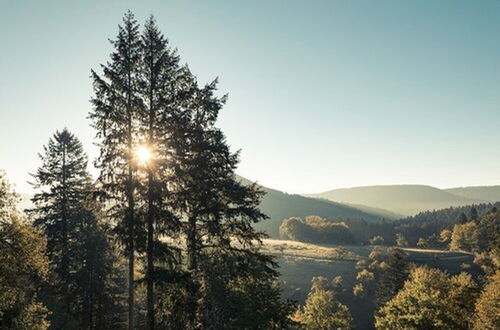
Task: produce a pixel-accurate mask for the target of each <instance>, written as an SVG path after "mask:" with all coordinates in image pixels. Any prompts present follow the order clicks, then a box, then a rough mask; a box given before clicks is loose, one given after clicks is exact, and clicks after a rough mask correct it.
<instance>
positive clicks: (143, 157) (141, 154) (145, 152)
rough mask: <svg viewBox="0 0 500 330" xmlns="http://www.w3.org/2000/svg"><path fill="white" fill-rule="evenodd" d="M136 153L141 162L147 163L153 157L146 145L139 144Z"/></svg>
mask: <svg viewBox="0 0 500 330" xmlns="http://www.w3.org/2000/svg"><path fill="white" fill-rule="evenodd" d="M135 153H136V156H137V159H138V160H139V163H141V164H146V163H147V162H148V161H149V160H150V159H151V151H149V149H148V148H147V147H145V146H139V147H138V148H137V150H136V152H135Z"/></svg>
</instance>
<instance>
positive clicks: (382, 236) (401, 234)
mask: <svg viewBox="0 0 500 330" xmlns="http://www.w3.org/2000/svg"><path fill="white" fill-rule="evenodd" d="M498 209H500V202H497V203H494V204H491V203H485V204H477V205H469V206H461V207H450V208H447V209H443V210H438V211H427V212H422V213H419V214H417V215H415V216H412V217H408V218H405V219H401V220H399V221H385V220H384V219H381V220H378V221H366V220H364V219H336V220H328V219H325V218H321V217H318V216H307V217H305V218H303V219H302V218H298V217H291V218H287V219H284V220H283V222H282V223H281V226H280V236H281V237H282V238H284V239H291V240H297V241H302V242H308V243H321V244H360V245H367V244H372V245H387V246H393V245H396V246H399V247H420V248H437V249H448V248H450V247H451V248H452V249H454V250H458V249H463V250H465V251H469V252H470V251H472V248H470V247H466V246H465V245H466V244H465V243H464V244H460V243H458V242H457V239H460V240H463V239H465V236H464V234H463V233H464V232H470V233H473V232H476V229H477V230H479V229H478V228H477V227H480V223H481V222H480V221H479V220H480V219H481V218H483V216H484V215H486V214H490V213H495V212H496V210H498ZM473 223H474V224H473ZM456 225H464V226H458V227H455V226H456ZM455 228H456V229H457V231H455V235H454V236H453V231H454V229H455ZM474 235H475V236H474ZM469 236H470V235H469ZM472 236H474V237H475V238H473V237H472ZM472 236H470V237H468V238H467V239H468V240H469V241H471V240H476V241H477V240H482V241H484V240H485V239H484V238H482V237H483V236H484V235H482V234H478V233H477V232H476V234H473V235H472ZM460 237H462V238H460ZM453 238H455V242H454V243H452V240H453ZM475 244H476V245H477V244H483V243H477V242H476V243H475ZM469 245H470V244H469ZM460 246H461V247H460Z"/></svg>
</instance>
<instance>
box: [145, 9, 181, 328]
mask: <svg viewBox="0 0 500 330" xmlns="http://www.w3.org/2000/svg"><path fill="white" fill-rule="evenodd" d="M178 72H179V57H178V56H177V54H176V52H175V51H172V50H171V49H170V48H169V46H168V41H167V39H166V38H165V37H164V36H163V35H162V33H161V32H160V31H159V29H158V27H157V25H156V22H155V20H154V18H153V17H152V16H151V17H150V18H149V19H148V20H147V22H146V24H145V26H144V32H143V34H142V57H141V62H140V79H141V85H140V86H141V88H140V96H141V99H142V102H143V105H144V106H143V107H142V108H141V109H142V113H141V116H140V119H139V128H140V136H141V137H142V140H143V141H142V144H143V148H146V149H147V150H148V152H149V154H150V159H148V160H147V161H146V162H144V164H142V165H143V168H144V169H145V172H146V177H145V178H144V181H145V184H144V187H143V189H142V199H143V200H144V201H145V202H144V214H145V218H146V285H147V299H146V300H147V322H148V328H149V329H154V322H155V316H154V314H155V313H154V305H155V298H154V279H155V260H157V261H162V262H165V261H166V259H169V258H170V253H169V252H171V251H170V250H172V249H171V248H170V247H169V246H168V245H167V244H166V243H164V242H163V241H161V240H160V239H158V238H160V237H163V236H165V235H166V234H168V233H170V232H173V231H175V229H176V226H175V224H176V222H175V221H174V218H173V216H172V215H171V213H170V212H169V208H168V203H169V200H168V191H167V183H168V182H169V181H170V180H169V177H170V175H169V173H170V171H169V168H170V165H171V164H170V163H169V161H168V159H169V157H168V155H169V153H170V137H171V135H172V132H171V130H172V129H173V125H171V121H172V117H173V115H174V114H175V113H176V111H175V109H176V96H177V84H178V83H177V78H178V75H179V74H178Z"/></svg>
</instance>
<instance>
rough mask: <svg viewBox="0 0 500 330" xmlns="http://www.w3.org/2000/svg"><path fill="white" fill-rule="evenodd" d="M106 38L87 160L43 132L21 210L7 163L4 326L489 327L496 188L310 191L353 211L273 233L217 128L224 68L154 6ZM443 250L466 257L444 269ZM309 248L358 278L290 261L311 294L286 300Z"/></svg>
mask: <svg viewBox="0 0 500 330" xmlns="http://www.w3.org/2000/svg"><path fill="white" fill-rule="evenodd" d="M102 37H103V38H106V37H107V36H106V35H103V36H102ZM110 43H111V46H112V49H113V50H112V53H111V54H109V56H108V57H107V60H106V61H105V62H104V63H102V64H99V63H97V62H96V64H95V66H94V67H93V68H89V69H90V72H91V74H90V81H89V82H88V83H89V85H91V86H92V90H93V92H92V95H89V97H90V104H89V109H88V113H87V114H82V115H83V116H87V118H88V120H89V122H90V124H91V127H92V129H93V131H94V141H93V142H94V143H95V145H96V146H97V148H98V151H99V154H98V157H97V158H96V159H89V158H90V157H89V156H88V154H87V152H86V151H85V150H84V144H83V143H82V141H81V140H80V138H79V137H78V136H77V135H76V134H74V133H73V132H71V131H70V130H69V129H67V128H65V127H61V128H60V129H59V130H57V131H55V132H47V136H48V137H49V136H50V137H49V138H48V140H47V141H45V142H44V145H43V148H42V149H41V150H39V153H38V158H39V162H40V166H39V167H37V168H33V170H32V172H31V173H30V178H31V179H30V185H31V187H32V188H33V190H34V191H35V193H34V195H33V196H32V198H31V207H29V208H28V209H21V208H20V207H19V195H18V194H17V192H16V191H15V189H14V187H13V185H12V184H11V183H10V181H9V173H6V172H2V171H0V329H16V330H17V329H19V330H28V329H35V330H45V329H88V330H98V329H99V330H100V329H129V330H132V329H150V330H152V329H171V330H175V329H187V330H201V329H207V330H235V329H248V330H251V329H255V330H268V329H269V330H271V329H290V330H299V329H304V330H334V329H342V330H343V329H422V330H423V329H450V330H451V329H476V330H483V329H491V330H495V329H500V202H496V203H483V204H474V205H469V206H459V207H450V208H446V209H440V210H434V211H426V212H421V213H418V214H416V215H413V216H409V217H405V218H402V219H397V220H385V219H383V218H382V217H378V218H377V217H376V216H375V215H373V214H368V213H364V212H362V211H360V210H358V209H356V208H354V207H351V206H345V205H341V204H335V203H331V202H326V201H321V200H314V202H313V204H308V205H318V206H317V207H318V208H320V207H321V208H322V210H323V212H325V213H327V211H328V212H337V211H338V210H343V212H345V213H344V214H348V215H352V216H350V217H348V216H344V217H337V218H335V219H331V218H327V217H326V216H317V215H315V214H314V213H311V214H310V215H305V216H304V212H306V211H305V210H304V209H301V210H296V209H293V207H294V206H293V205H291V206H290V208H289V209H288V210H285V211H283V210H278V211H276V213H277V214H290V213H293V212H296V213H297V214H295V215H294V216H287V217H286V218H284V219H283V220H282V221H281V222H280V223H279V236H280V238H281V239H282V241H278V240H271V239H269V234H270V233H269V232H267V233H266V232H265V231H264V230H260V229H261V228H265V226H264V225H263V223H264V224H265V222H266V220H267V219H268V216H269V215H267V214H265V213H263V212H262V210H261V203H262V200H263V198H264V196H265V194H266V192H265V191H264V190H263V189H261V186H259V185H258V184H257V183H252V182H247V181H243V180H242V179H241V177H239V176H238V175H236V170H237V168H238V165H239V162H240V153H239V152H233V151H232V149H231V147H230V145H229V143H228V141H227V139H226V135H225V134H224V132H223V131H222V129H221V128H219V127H218V119H219V115H220V112H221V110H222V109H223V108H224V106H225V104H226V101H227V99H228V96H227V95H225V94H222V95H221V94H220V93H219V91H218V79H214V80H213V81H211V82H210V83H208V84H201V83H199V81H198V79H197V76H196V74H195V73H193V72H192V71H191V69H190V67H189V66H188V65H187V64H184V63H183V61H182V59H181V57H180V55H179V53H178V51H177V49H176V48H175V47H174V46H172V45H171V44H170V43H169V40H168V39H167V37H166V36H165V35H164V34H163V33H162V31H161V30H160V28H159V26H158V24H157V22H156V20H155V18H154V17H153V16H150V17H149V18H148V19H147V20H146V21H145V22H144V23H143V24H140V23H139V22H138V21H137V19H136V18H135V16H134V14H133V13H132V12H131V11H128V12H126V13H125V15H124V16H123V20H122V21H121V22H120V25H119V28H118V32H117V34H116V36H115V37H114V38H113V39H110ZM103 55H105V54H103ZM82 79H86V77H82ZM87 79H88V78H87ZM91 165H92V166H94V167H95V168H96V169H97V173H98V174H97V177H95V176H93V175H92V174H91V173H90V172H89V167H90V166H91ZM272 194H274V195H276V196H278V197H279V198H281V199H282V200H284V199H285V197H286V198H287V199H286V202H287V203H289V199H288V198H289V197H288V196H285V194H281V193H280V192H277V191H274V192H272ZM283 196H285V197H283ZM292 199H293V201H295V202H292V203H291V204H294V203H295V204H296V205H295V207H297V208H301V207H300V205H299V202H302V203H304V205H305V202H304V199H303V197H300V196H292ZM297 201H298V202H297ZM307 202H308V203H309V200H307ZM283 203H285V202H283ZM316 203H317V204H316ZM288 205H290V204H288ZM297 205H299V206H297ZM307 212H309V210H307ZM363 214H367V216H369V217H370V218H366V219H365V218H363V217H361V216H358V215H363ZM275 227H276V228H275ZM277 227H278V226H274V227H272V228H273V233H272V234H275V231H277ZM276 242H278V243H276ZM292 242H293V243H297V242H303V243H307V244H311V245H307V244H304V245H298V244H296V245H293V244H292ZM288 243H290V244H289V245H287V244H288ZM272 244H275V245H276V246H278V247H277V248H276V249H274V250H273V251H274V252H275V253H268V252H266V251H270V250H271V249H270V246H272ZM279 244H281V245H279ZM312 244H316V245H318V246H313V245H312ZM308 246H309V247H310V250H314V249H316V250H317V251H320V249H319V248H318V247H322V248H324V250H321V251H320V252H322V251H328V252H332V251H333V253H331V255H329V256H328V258H330V259H332V260H333V259H334V261H333V262H332V263H331V264H330V263H328V262H330V261H331V260H330V259H328V258H327V257H325V256H320V257H318V258H316V257H315V256H312V257H311V255H312V253H311V254H310V255H308V254H307V253H309V252H310V251H306V250H307V247H308ZM311 246H312V247H311ZM287 248H288V249H289V250H292V248H293V249H295V250H294V251H293V253H291V254H289V255H286V253H285V252H286V251H285V250H286V249H287ZM328 249H329V250H328ZM276 251H277V252H276ZM436 251H437V252H436ZM301 252H302V253H303V254H300V253H301ZM306 252H307V253H306ZM320 252H318V253H320ZM418 253H424V254H425V253H429V254H425V256H426V258H427V257H428V256H430V255H432V258H431V257H429V258H428V259H425V260H424V261H422V260H423V259H422V260H421V259H419V257H418V256H419V255H417V254H418ZM430 253H434V254H430ZM451 253H456V255H455V254H454V255H452V257H453V258H455V257H457V258H464V260H469V259H470V260H472V261H471V262H470V263H468V262H467V263H466V262H464V263H462V264H461V265H460V267H459V269H456V268H457V267H454V268H453V269H452V267H449V268H446V267H440V264H439V262H438V261H436V260H435V259H437V258H438V257H437V256H441V255H445V256H446V255H448V254H451ZM332 255H333V257H332ZM415 255H417V257H415ZM287 258H288V259H287ZM465 258H468V259H465ZM292 259H293V260H292ZM313 259H314V261H315V262H316V261H317V260H319V261H318V264H322V265H325V264H327V266H328V267H332V268H335V267H338V268H339V269H340V268H341V267H344V266H342V265H348V267H350V268H349V272H351V273H352V274H353V275H352V276H351V277H352V278H349V277H348V276H347V275H346V276H334V277H332V278H328V277H326V276H323V275H320V274H317V275H316V276H313V277H312V278H311V279H309V278H308V277H307V278H306V276H303V274H302V273H297V274H296V276H297V277H303V278H304V279H305V281H306V282H307V295H306V297H305V299H304V301H298V300H296V299H293V293H294V292H292V294H289V293H287V292H285V291H286V290H288V291H294V290H295V293H297V292H298V290H297V288H295V287H293V286H291V285H290V283H287V282H286V281H285V280H284V279H283V278H282V277H281V274H282V272H283V271H286V270H287V269H286V267H288V266H286V262H283V260H285V261H290V260H292V261H291V262H290V264H291V265H292V266H297V265H298V264H299V263H300V262H311V260H313ZM304 260H305V261H304ZM429 260H430V261H429ZM460 260H462V259H460ZM307 265H310V264H307ZM436 265H437V266H436ZM307 267H308V266H307ZM348 267H346V269H347V268H348ZM311 269H312V268H311ZM450 269H451V270H450ZM310 271H311V272H314V269H312V270H310Z"/></svg>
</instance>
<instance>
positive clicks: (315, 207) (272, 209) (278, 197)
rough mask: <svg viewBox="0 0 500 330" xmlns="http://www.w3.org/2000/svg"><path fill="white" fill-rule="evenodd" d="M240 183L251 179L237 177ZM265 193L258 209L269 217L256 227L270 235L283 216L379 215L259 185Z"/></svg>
mask: <svg viewBox="0 0 500 330" xmlns="http://www.w3.org/2000/svg"><path fill="white" fill-rule="evenodd" d="M238 178H239V179H240V180H241V181H242V183H244V184H250V183H251V181H249V180H248V179H245V178H243V177H241V176H240V177H238ZM259 188H260V189H261V190H263V191H264V192H265V193H266V194H265V195H264V197H263V198H262V200H261V202H260V205H259V207H260V210H261V211H262V213H264V214H266V215H267V216H268V217H269V219H267V220H266V221H262V222H259V223H257V224H256V225H255V226H256V228H257V229H260V230H265V231H266V232H267V233H268V234H269V235H270V236H271V237H279V227H280V225H281V223H282V221H283V219H285V218H289V217H292V216H296V217H305V216H308V215H312V214H314V215H318V216H321V217H323V218H327V219H328V220H338V219H342V218H363V219H365V220H367V221H376V220H377V219H379V218H380V216H379V215H377V214H374V213H368V212H364V211H361V210H359V209H356V208H354V207H351V206H347V205H343V204H341V203H336V202H331V201H328V200H321V199H315V198H309V197H304V196H300V195H290V194H287V193H284V192H282V191H279V190H275V189H271V188H267V187H263V186H260V187H259Z"/></svg>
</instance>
